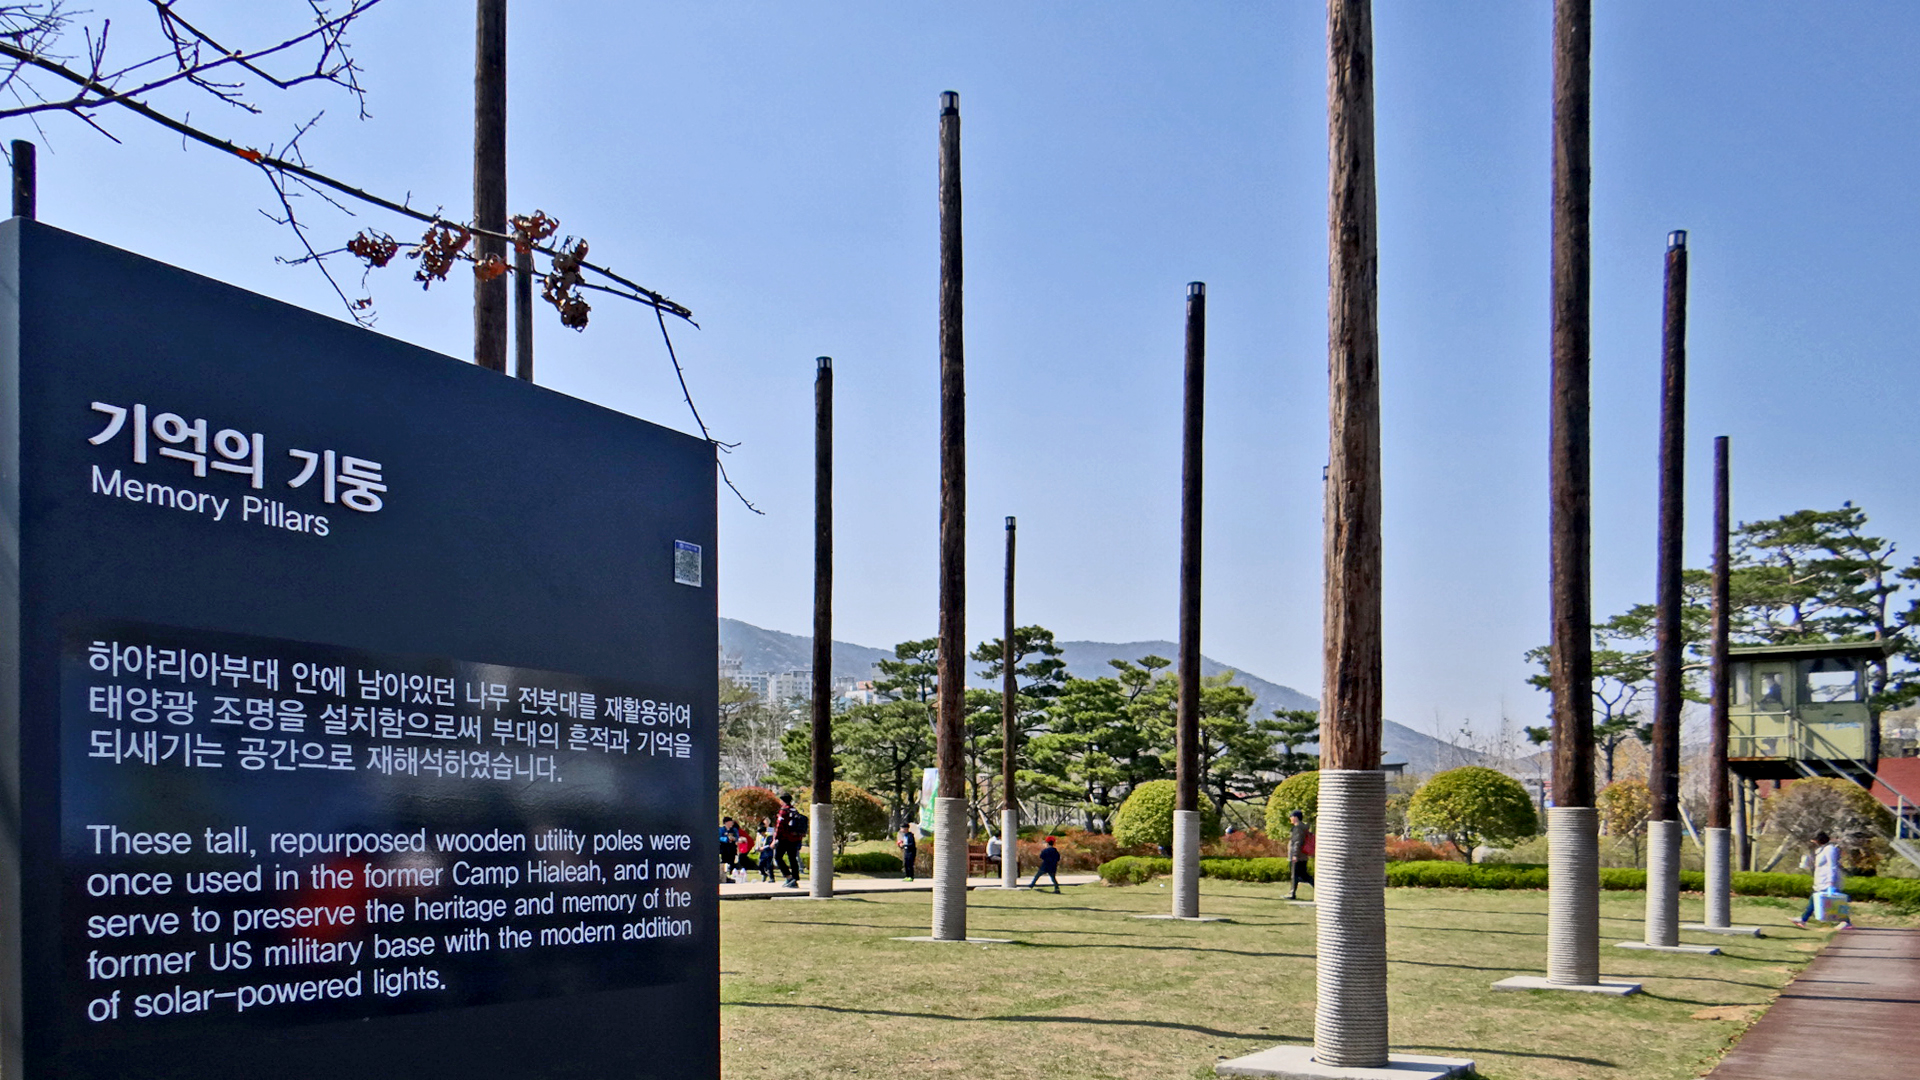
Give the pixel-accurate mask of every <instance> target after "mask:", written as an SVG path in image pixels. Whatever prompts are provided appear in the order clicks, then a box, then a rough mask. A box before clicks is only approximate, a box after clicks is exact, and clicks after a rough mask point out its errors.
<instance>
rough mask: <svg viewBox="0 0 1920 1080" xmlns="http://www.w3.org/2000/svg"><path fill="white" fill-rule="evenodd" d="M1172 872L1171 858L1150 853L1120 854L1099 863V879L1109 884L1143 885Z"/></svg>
mask: <svg viewBox="0 0 1920 1080" xmlns="http://www.w3.org/2000/svg"><path fill="white" fill-rule="evenodd" d="M1171 873H1173V860H1172V859H1162V858H1158V857H1155V856H1150V855H1122V856H1120V857H1119V858H1117V859H1112V860H1109V861H1107V862H1104V863H1101V864H1100V880H1102V881H1104V882H1106V883H1107V884H1109V885H1145V884H1146V883H1147V882H1149V881H1152V880H1153V879H1154V877H1156V876H1157V875H1160V874H1171Z"/></svg>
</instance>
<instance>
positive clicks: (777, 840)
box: [773, 792, 808, 889]
mask: <svg viewBox="0 0 1920 1080" xmlns="http://www.w3.org/2000/svg"><path fill="white" fill-rule="evenodd" d="M807 825H808V822H807V815H805V814H803V813H801V812H800V811H798V810H796V809H794V806H793V794H792V793H791V792H788V793H786V794H783V795H781V796H780V813H779V816H777V817H775V818H774V819H773V864H774V865H775V866H777V867H779V868H780V872H781V873H783V874H785V875H786V876H787V880H786V887H787V888H789V889H797V888H799V887H800V845H801V844H804V843H806V842H807Z"/></svg>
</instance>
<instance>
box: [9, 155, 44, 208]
mask: <svg viewBox="0 0 1920 1080" xmlns="http://www.w3.org/2000/svg"><path fill="white" fill-rule="evenodd" d="M39 213H40V194H39V179H38V177H37V176H36V175H35V169H34V148H33V144H32V143H30V142H28V141H27V140H25V139H15V140H13V216H14V217H17V218H26V219H27V220H28V221H32V220H33V219H34V218H36V217H38V216H39Z"/></svg>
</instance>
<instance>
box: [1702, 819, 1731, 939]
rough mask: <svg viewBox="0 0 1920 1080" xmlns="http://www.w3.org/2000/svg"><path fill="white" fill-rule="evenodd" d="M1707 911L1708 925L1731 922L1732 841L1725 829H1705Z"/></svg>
mask: <svg viewBox="0 0 1920 1080" xmlns="http://www.w3.org/2000/svg"><path fill="white" fill-rule="evenodd" d="M1706 839H1707V845H1706V856H1707V913H1706V918H1705V922H1706V925H1708V926H1715V927H1724V926H1729V925H1731V924H1732V922H1733V914H1732V912H1733V874H1732V873H1731V870H1732V864H1733V842H1732V837H1731V834H1730V833H1728V832H1727V830H1725V829H1708V830H1707V837H1706Z"/></svg>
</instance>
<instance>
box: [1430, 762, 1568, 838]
mask: <svg viewBox="0 0 1920 1080" xmlns="http://www.w3.org/2000/svg"><path fill="white" fill-rule="evenodd" d="M1407 821H1408V823H1409V824H1411V825H1412V826H1413V827H1415V828H1426V829H1431V830H1433V831H1434V832H1437V833H1440V834H1441V835H1443V836H1445V837H1446V838H1447V839H1448V840H1449V841H1451V842H1452V843H1453V845H1454V846H1455V847H1456V848H1459V849H1460V850H1461V851H1462V852H1464V853H1466V854H1467V856H1468V858H1469V859H1471V858H1472V852H1473V849H1474V848H1476V847H1479V846H1480V845H1481V844H1483V843H1484V844H1489V845H1494V846H1498V845H1501V844H1506V843H1512V842H1513V841H1516V840H1524V839H1526V838H1528V837H1530V836H1532V835H1534V834H1535V833H1537V832H1539V831H1540V822H1539V819H1538V817H1536V816H1535V814H1534V810H1533V799H1532V798H1531V797H1530V796H1528V795H1527V789H1526V788H1524V787H1522V786H1520V781H1518V780H1515V779H1514V778H1513V777H1511V776H1508V775H1507V774H1506V773H1503V772H1499V771H1497V770H1494V769H1489V768H1485V767H1483V766H1480V765H1468V766H1466V767H1464V768H1459V769H1448V770H1447V771H1446V772H1443V773H1439V774H1438V775H1436V776H1434V778H1433V779H1431V780H1429V781H1427V782H1426V783H1425V784H1422V785H1421V786H1420V791H1419V792H1418V793H1417V794H1415V795H1414V797H1413V804H1412V805H1411V806H1409V807H1408V808H1407Z"/></svg>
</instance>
